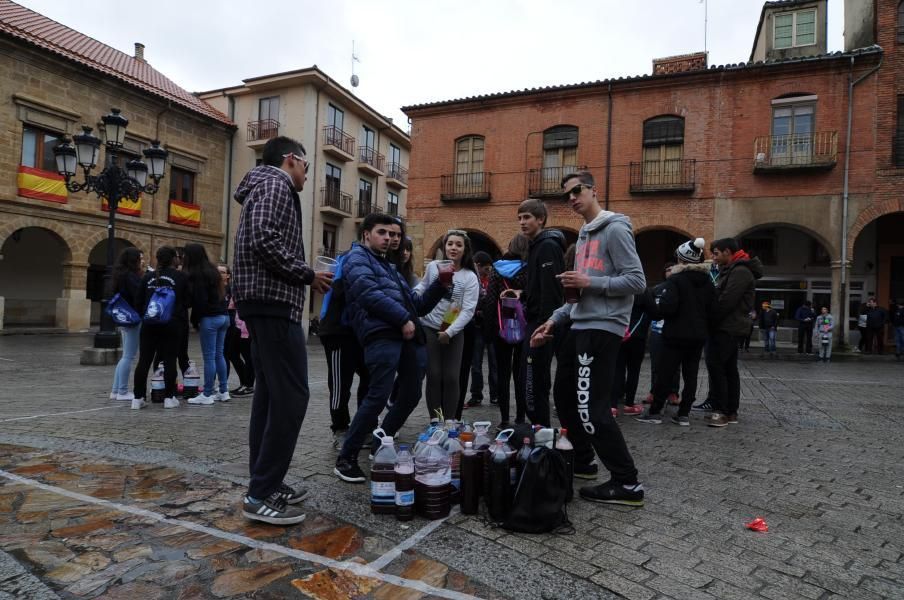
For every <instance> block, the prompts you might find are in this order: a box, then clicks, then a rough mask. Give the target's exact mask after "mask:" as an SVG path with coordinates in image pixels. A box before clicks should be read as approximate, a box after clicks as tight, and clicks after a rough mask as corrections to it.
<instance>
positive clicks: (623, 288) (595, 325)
mask: <svg viewBox="0 0 904 600" xmlns="http://www.w3.org/2000/svg"><path fill="white" fill-rule="evenodd" d="M575 270H576V271H578V272H581V273H586V274H587V275H589V276H590V287H587V288H584V289H583V290H582V292H581V300H580V302H578V303H576V304H565V305H563V306H562V307H560V308H558V309H557V310H556V311H555V312H554V313H553V314H552V316H551V317H550V318H551V319H552V321H553V322H554V323H555V324H556V325H557V326H562V325H567V324H568V323H569V322H570V323H571V327H572V328H574V329H600V330H603V331H608V332H609V333H614V334H615V335H624V333H625V328H626V327H627V326H628V323H629V322H630V319H631V307H632V305H633V303H634V294H639V293H641V292H643V291H644V289H645V288H646V285H647V283H646V278H645V277H644V274H643V267H642V266H641V264H640V257H639V256H638V255H637V249H636V248H635V247H634V234H633V233H632V231H631V221H630V220H629V219H628V217H626V216H625V215H622V214H619V213H613V212H609V211H605V210H604V211H601V212H600V214H598V215H597V216H596V218H595V219H594V220H593V221H591V222H590V223H586V224H584V226H582V227H581V231H580V232H579V233H578V241H577V244H576V248H575Z"/></svg>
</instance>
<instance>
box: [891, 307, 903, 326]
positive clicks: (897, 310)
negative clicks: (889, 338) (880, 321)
mask: <svg viewBox="0 0 904 600" xmlns="http://www.w3.org/2000/svg"><path fill="white" fill-rule="evenodd" d="M891 324H892V325H894V326H895V327H904V305H895V307H894V312H893V313H892V315H891Z"/></svg>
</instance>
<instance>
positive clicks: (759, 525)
mask: <svg viewBox="0 0 904 600" xmlns="http://www.w3.org/2000/svg"><path fill="white" fill-rule="evenodd" d="M745 527H747V529H749V530H751V531H764V532H765V531H769V525H767V524H766V521H765V520H764V519H763V517H757V518H756V519H754V520H753V521H751V522H750V523H747V524H746V525H745Z"/></svg>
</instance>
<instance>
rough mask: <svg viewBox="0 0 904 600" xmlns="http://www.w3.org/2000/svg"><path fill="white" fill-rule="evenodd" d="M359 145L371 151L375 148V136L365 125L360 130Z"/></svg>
mask: <svg viewBox="0 0 904 600" xmlns="http://www.w3.org/2000/svg"><path fill="white" fill-rule="evenodd" d="M361 145H362V146H364V147H365V148H369V149H371V150H373V149H375V148H376V147H377V134H376V133H374V130H373V129H371V128H370V127H368V126H367V125H364V126H363V127H362V128H361Z"/></svg>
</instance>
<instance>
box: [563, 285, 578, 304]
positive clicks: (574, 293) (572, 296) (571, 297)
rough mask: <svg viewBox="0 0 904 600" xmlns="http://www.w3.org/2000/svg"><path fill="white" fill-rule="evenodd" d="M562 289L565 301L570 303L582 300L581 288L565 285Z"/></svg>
mask: <svg viewBox="0 0 904 600" xmlns="http://www.w3.org/2000/svg"><path fill="white" fill-rule="evenodd" d="M562 291H563V292H564V294H565V302H567V303H568V304H575V303H577V302H580V300H581V290H580V288H573V287H563V288H562Z"/></svg>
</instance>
